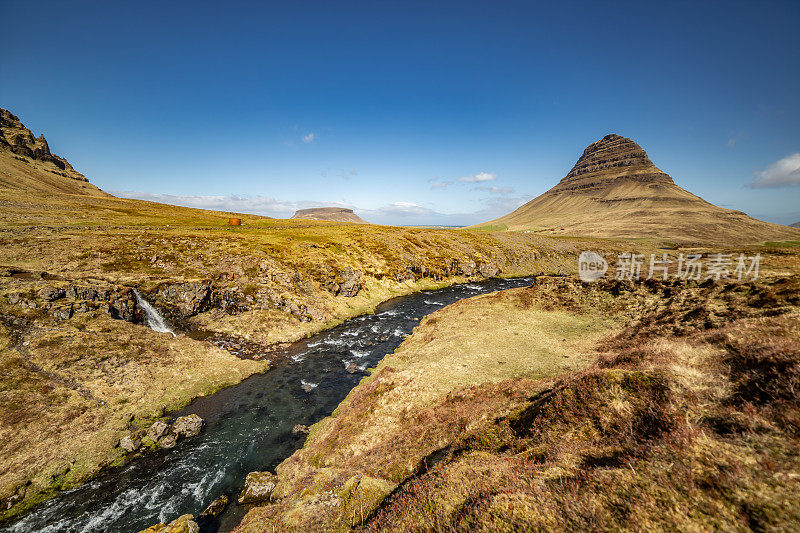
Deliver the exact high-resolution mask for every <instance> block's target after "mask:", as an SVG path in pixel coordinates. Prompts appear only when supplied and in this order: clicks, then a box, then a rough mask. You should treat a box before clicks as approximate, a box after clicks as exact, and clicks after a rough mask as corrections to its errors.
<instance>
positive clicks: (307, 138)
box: [303, 132, 317, 143]
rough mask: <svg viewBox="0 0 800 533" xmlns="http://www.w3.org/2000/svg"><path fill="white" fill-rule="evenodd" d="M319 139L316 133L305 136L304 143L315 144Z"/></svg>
mask: <svg viewBox="0 0 800 533" xmlns="http://www.w3.org/2000/svg"><path fill="white" fill-rule="evenodd" d="M316 139H317V134H316V133H314V132H311V133H308V134H306V135H303V142H304V143H313V142H314V141H315V140H316Z"/></svg>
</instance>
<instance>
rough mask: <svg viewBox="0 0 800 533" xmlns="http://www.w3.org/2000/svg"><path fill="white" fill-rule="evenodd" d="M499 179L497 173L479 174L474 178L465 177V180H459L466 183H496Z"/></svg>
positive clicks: (473, 176)
mask: <svg viewBox="0 0 800 533" xmlns="http://www.w3.org/2000/svg"><path fill="white" fill-rule="evenodd" d="M496 179H497V173H495V172H478V173H477V174H475V175H472V176H465V177H463V178H458V181H463V182H464V183H477V182H482V181H494V180H496Z"/></svg>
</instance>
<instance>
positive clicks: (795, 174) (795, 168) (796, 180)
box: [750, 152, 800, 189]
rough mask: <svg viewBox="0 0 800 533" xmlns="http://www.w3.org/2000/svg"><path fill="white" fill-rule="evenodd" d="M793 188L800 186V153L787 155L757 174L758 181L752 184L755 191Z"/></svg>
mask: <svg viewBox="0 0 800 533" xmlns="http://www.w3.org/2000/svg"><path fill="white" fill-rule="evenodd" d="M792 186H800V152H796V153H794V154H791V155H787V156H786V157H784V158H783V159H779V160H778V161H776V162H774V163H772V164H771V165H770V166H768V167H767V168H765V169H764V170H761V171H758V172H756V179H754V180H753V181H752V182H751V183H750V187H753V188H755V189H766V188H775V187H792Z"/></svg>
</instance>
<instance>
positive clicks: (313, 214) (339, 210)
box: [292, 207, 367, 224]
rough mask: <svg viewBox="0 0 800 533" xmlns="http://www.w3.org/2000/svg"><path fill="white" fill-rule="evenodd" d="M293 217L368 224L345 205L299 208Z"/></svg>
mask: <svg viewBox="0 0 800 533" xmlns="http://www.w3.org/2000/svg"><path fill="white" fill-rule="evenodd" d="M292 218H299V219H305V220H327V221H329V222H352V223H354V224H367V221H366V220H364V219H362V218H361V217H359V216H358V215H356V214H355V213H354V212H353V210H352V209H346V208H344V207H314V208H311V209H299V210H297V211H295V213H294V215H293V216H292Z"/></svg>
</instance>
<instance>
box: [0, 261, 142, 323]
mask: <svg viewBox="0 0 800 533" xmlns="http://www.w3.org/2000/svg"><path fill="white" fill-rule="evenodd" d="M26 274H27V273H26ZM0 288H2V289H5V300H6V302H8V303H9V304H10V305H13V306H16V307H21V308H23V309H39V310H41V311H44V312H46V313H49V314H50V315H51V316H53V317H54V318H55V319H57V320H68V319H70V318H72V317H73V316H74V315H75V314H77V313H95V312H97V313H103V314H106V315H110V316H111V317H112V318H116V319H120V320H125V321H127V322H136V323H140V322H142V314H141V310H140V309H139V308H138V306H137V304H136V298H135V297H134V295H133V292H132V291H131V288H130V287H121V286H113V285H105V284H102V285H100V284H95V285H90V284H85V283H82V282H64V281H44V280H43V279H41V278H40V279H36V278H35V276H32V275H31V279H24V280H9V281H6V282H2V283H0Z"/></svg>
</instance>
